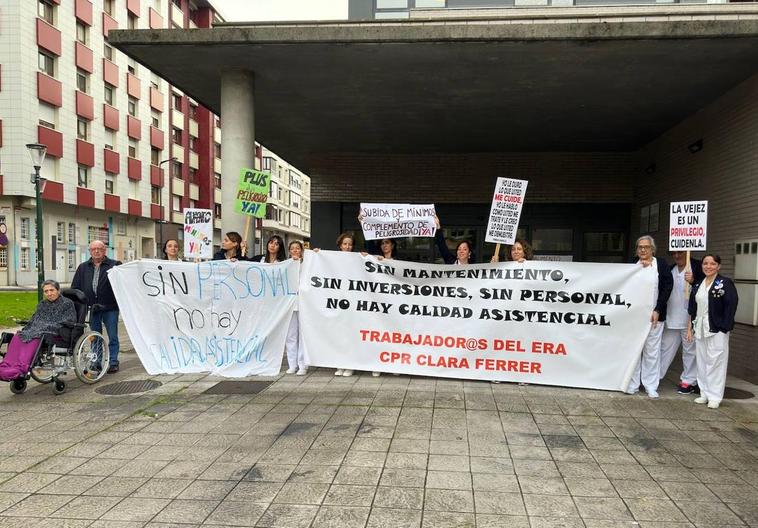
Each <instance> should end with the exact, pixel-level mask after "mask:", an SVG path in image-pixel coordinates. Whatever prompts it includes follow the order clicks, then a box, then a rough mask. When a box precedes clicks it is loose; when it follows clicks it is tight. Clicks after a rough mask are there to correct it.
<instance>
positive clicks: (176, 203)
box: [171, 195, 182, 211]
mask: <svg viewBox="0 0 758 528" xmlns="http://www.w3.org/2000/svg"><path fill="white" fill-rule="evenodd" d="M171 210H173V211H181V210H182V199H181V198H180V197H178V196H176V195H173V196H172V197H171Z"/></svg>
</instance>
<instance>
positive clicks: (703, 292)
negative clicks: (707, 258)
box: [692, 279, 715, 339]
mask: <svg viewBox="0 0 758 528" xmlns="http://www.w3.org/2000/svg"><path fill="white" fill-rule="evenodd" d="M706 280H707V279H706ZM713 282H715V281H711V283H710V284H708V285H707V286H706V281H705V280H704V281H703V282H702V283H701V284H700V287H699V288H698V289H697V294H696V295H695V303H696V304H697V317H695V320H694V321H693V322H692V329H693V330H694V331H695V338H696V339H705V338H706V337H711V336H712V335H714V333H713V332H711V325H710V323H709V322H708V292H709V291H711V287H712V286H713Z"/></svg>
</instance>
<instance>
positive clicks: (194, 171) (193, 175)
mask: <svg viewBox="0 0 758 528" xmlns="http://www.w3.org/2000/svg"><path fill="white" fill-rule="evenodd" d="M189 181H191V182H192V183H197V169H193V168H192V167H190V168H189Z"/></svg>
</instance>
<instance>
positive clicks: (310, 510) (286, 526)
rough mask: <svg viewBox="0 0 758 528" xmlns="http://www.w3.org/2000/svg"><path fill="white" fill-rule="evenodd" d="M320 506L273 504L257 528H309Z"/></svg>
mask: <svg viewBox="0 0 758 528" xmlns="http://www.w3.org/2000/svg"><path fill="white" fill-rule="evenodd" d="M318 510H319V507H318V506H295V505H291V504H272V505H271V506H269V507H268V509H266V511H265V512H264V513H263V515H262V516H261V518H260V520H259V521H258V524H257V525H256V526H261V527H270V528H308V526H310V525H311V522H313V519H314V518H315V517H316V514H317V513H318Z"/></svg>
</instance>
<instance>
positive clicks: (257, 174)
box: [234, 169, 271, 218]
mask: <svg viewBox="0 0 758 528" xmlns="http://www.w3.org/2000/svg"><path fill="white" fill-rule="evenodd" d="M270 187H271V175H270V174H269V173H267V172H261V171H257V170H255V169H241V170H240V181H239V187H238V188H237V199H236V200H235V203H234V210H235V211H236V212H238V213H240V214H244V215H249V216H254V217H256V218H265V217H266V201H267V200H268V192H269V188H270Z"/></svg>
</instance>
